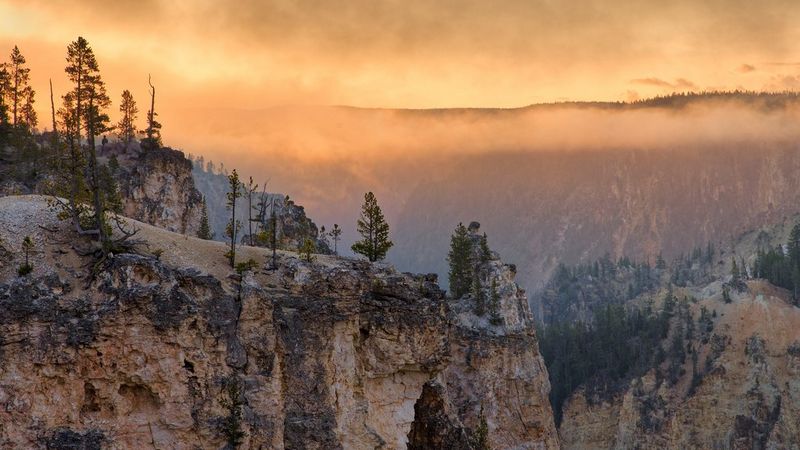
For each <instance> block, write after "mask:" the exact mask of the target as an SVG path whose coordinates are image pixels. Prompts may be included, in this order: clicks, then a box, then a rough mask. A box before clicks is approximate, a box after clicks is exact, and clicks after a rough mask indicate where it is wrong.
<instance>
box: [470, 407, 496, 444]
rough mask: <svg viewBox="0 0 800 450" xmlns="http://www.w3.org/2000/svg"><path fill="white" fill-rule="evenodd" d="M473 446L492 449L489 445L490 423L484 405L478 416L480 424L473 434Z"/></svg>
mask: <svg viewBox="0 0 800 450" xmlns="http://www.w3.org/2000/svg"><path fill="white" fill-rule="evenodd" d="M472 448H473V449H475V450H490V449H491V447H490V446H489V424H488V423H486V416H485V415H484V414H483V405H481V412H480V415H479V416H478V426H477V427H475V431H473V434H472Z"/></svg>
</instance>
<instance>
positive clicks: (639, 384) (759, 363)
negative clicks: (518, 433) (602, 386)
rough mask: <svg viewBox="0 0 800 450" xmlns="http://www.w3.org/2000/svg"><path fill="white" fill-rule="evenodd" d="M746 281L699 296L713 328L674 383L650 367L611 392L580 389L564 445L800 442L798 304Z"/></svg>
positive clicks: (569, 408) (568, 412) (569, 409)
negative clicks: (728, 295) (735, 289)
mask: <svg viewBox="0 0 800 450" xmlns="http://www.w3.org/2000/svg"><path fill="white" fill-rule="evenodd" d="M748 287H749V292H747V293H742V294H738V295H734V298H733V302H732V303H730V304H726V303H724V302H723V301H722V299H721V298H720V291H721V288H720V285H719V283H716V284H713V285H711V286H710V287H709V289H710V291H709V292H708V294H710V295H708V296H707V298H706V299H703V300H701V301H699V302H698V303H697V304H695V305H692V307H691V314H692V317H693V320H694V318H696V317H698V315H699V314H698V312H699V309H700V307H706V308H708V309H709V310H713V311H715V316H716V318H715V319H714V321H713V332H712V333H711V334H710V335H709V336H708V337H707V338H705V339H700V338H698V339H697V340H695V341H693V342H692V343H691V346H692V347H693V348H692V352H696V355H697V356H696V359H695V357H690V358H686V360H685V361H684V362H683V363H682V364H681V371H680V374H681V376H680V377H679V379H678V380H677V382H676V383H675V384H674V385H673V384H671V383H668V382H667V381H666V380H664V379H663V378H661V377H659V376H658V374H657V371H656V370H651V371H650V372H648V373H647V374H646V375H644V376H643V377H640V378H636V379H634V380H631V382H630V383H629V384H628V385H627V387H625V388H624V389H622V390H621V391H620V392H619V393H618V394H617V395H614V396H613V397H611V398H609V399H602V400H596V399H592V398H590V397H588V396H587V395H586V394H585V391H584V390H581V391H578V392H577V393H576V394H575V395H573V397H572V398H571V399H570V400H569V402H568V403H567V405H566V406H565V409H564V418H563V421H562V423H561V426H560V429H559V432H560V435H561V439H562V446H563V448H565V449H598V448H608V449H612V448H613V449H625V448H655V447H659V448H669V449H682V448H720V449H723V448H724V449H771V448H787V449H788V448H798V446H800V438H799V437H798V436H800V428H798V424H800V422H799V421H798V418H799V417H800V401H798V399H800V395H799V394H800V383H798V375H800V335H798V334H797V329H798V327H800V308H797V307H794V306H792V305H791V304H790V301H789V296H788V293H787V292H786V291H784V290H782V289H778V288H775V287H773V286H771V285H769V284H768V283H766V282H763V281H751V282H749V283H748ZM692 359H694V360H695V361H696V362H695V364H696V367H697V372H695V369H693V368H692ZM695 373H697V374H698V375H697V376H694V374H695ZM693 379H694V380H693Z"/></svg>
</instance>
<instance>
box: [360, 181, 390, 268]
mask: <svg viewBox="0 0 800 450" xmlns="http://www.w3.org/2000/svg"><path fill="white" fill-rule="evenodd" d="M356 229H357V230H358V233H359V234H360V235H361V237H362V239H361V240H360V241H357V242H356V243H355V244H353V246H352V247H351V248H352V249H353V251H354V252H355V253H359V254H362V255H364V256H366V257H367V259H368V260H369V261H371V262H375V261H378V260H381V259H383V258H385V257H386V253H387V252H388V251H389V249H390V248H391V247H392V245H394V244H393V243H392V241H390V240H389V224H388V223H386V219H384V217H383V212H382V211H381V208H380V206H378V200H377V199H376V198H375V194H373V193H372V192H367V193H366V194H365V195H364V205H363V206H362V207H361V217H360V218H359V219H358V223H357V228H356Z"/></svg>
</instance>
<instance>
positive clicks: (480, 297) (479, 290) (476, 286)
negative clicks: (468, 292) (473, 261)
mask: <svg viewBox="0 0 800 450" xmlns="http://www.w3.org/2000/svg"><path fill="white" fill-rule="evenodd" d="M472 298H473V300H475V314H477V315H479V316H483V315H484V314H485V313H486V293H485V292H483V286H482V285H481V279H480V276H479V275H478V268H477V267H476V268H475V270H474V271H473V272H472Z"/></svg>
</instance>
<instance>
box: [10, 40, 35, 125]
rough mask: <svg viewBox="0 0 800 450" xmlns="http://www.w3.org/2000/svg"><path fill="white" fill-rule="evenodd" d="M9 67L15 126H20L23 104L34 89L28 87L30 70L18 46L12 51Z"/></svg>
mask: <svg viewBox="0 0 800 450" xmlns="http://www.w3.org/2000/svg"><path fill="white" fill-rule="evenodd" d="M8 67H9V69H10V70H9V76H10V79H11V80H10V81H11V92H10V95H9V96H10V97H11V106H12V112H13V114H12V117H13V118H14V125H15V126H17V125H19V124H20V120H19V119H20V111H21V109H22V103H23V102H24V101H25V100H26V98H27V97H28V95H31V98H33V97H32V94H30V93H29V92H28V91H29V90H30V91H31V92H32V91H33V89H31V88H30V86H28V82H29V81H30V71H31V70H30V69H29V68H27V67H25V57H24V56H22V53H21V52H20V51H19V47H17V46H16V45H15V46H14V49H13V50H12V51H11V63H10V64H9V65H8Z"/></svg>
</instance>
